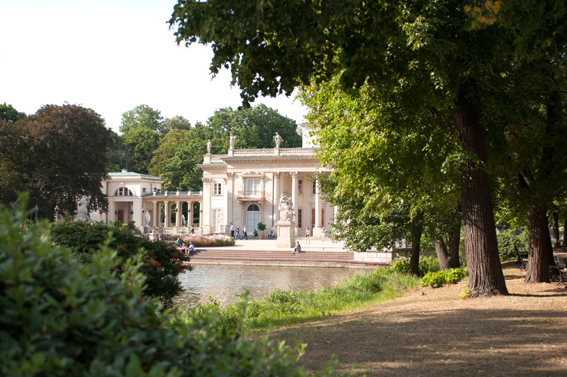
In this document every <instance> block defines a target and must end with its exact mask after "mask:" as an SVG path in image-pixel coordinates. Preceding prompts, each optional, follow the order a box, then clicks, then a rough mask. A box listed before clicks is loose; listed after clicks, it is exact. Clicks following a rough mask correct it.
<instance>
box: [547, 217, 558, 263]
mask: <svg viewBox="0 0 567 377" xmlns="http://www.w3.org/2000/svg"><path fill="white" fill-rule="evenodd" d="M545 229H546V234H545V239H546V242H547V260H548V261H549V265H550V266H556V267H557V264H555V258H554V257H553V247H551V237H550V236H551V235H550V234H549V228H547V227H546V228H545Z"/></svg>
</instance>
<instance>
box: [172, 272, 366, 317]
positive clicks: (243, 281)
mask: <svg viewBox="0 0 567 377" xmlns="http://www.w3.org/2000/svg"><path fill="white" fill-rule="evenodd" d="M357 273H360V274H364V273H367V271H366V270H359V269H350V268H322V267H279V266H243V265H205V264H198V265H193V271H191V272H186V273H184V274H182V275H181V276H180V280H181V283H182V284H183V288H184V289H185V291H184V292H182V293H181V295H180V296H179V297H178V298H177V300H176V304H177V306H179V307H181V308H186V307H194V306H197V305H199V304H204V303H208V302H209V297H212V298H214V299H215V300H218V301H220V303H221V304H227V303H231V302H236V301H238V300H239V298H238V297H237V296H236V295H237V294H238V293H241V292H244V291H245V290H250V297H251V298H254V299H256V300H259V299H263V298H265V297H267V296H269V295H270V293H271V292H272V291H273V290H275V289H276V288H279V289H285V290H292V291H310V290H318V289H321V288H324V287H330V286H334V285H335V284H337V283H340V282H342V281H343V280H345V279H346V278H348V277H350V276H353V275H355V274H357Z"/></svg>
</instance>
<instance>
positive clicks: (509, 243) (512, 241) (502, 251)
mask: <svg viewBox="0 0 567 377" xmlns="http://www.w3.org/2000/svg"><path fill="white" fill-rule="evenodd" d="M496 239H497V240H498V254H499V256H500V260H501V261H505V260H508V259H516V258H517V257H518V254H517V252H516V249H515V247H517V246H518V245H519V244H520V243H521V242H520V240H519V238H518V236H515V235H514V232H513V231H512V230H505V231H504V232H503V233H499V234H497V235H496Z"/></svg>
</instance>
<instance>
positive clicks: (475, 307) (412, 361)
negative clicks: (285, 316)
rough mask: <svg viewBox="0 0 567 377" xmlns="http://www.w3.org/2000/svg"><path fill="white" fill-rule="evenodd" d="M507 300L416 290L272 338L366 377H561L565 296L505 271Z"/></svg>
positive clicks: (308, 358)
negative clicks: (334, 360) (304, 347)
mask: <svg viewBox="0 0 567 377" xmlns="http://www.w3.org/2000/svg"><path fill="white" fill-rule="evenodd" d="M505 274H506V277H507V286H508V290H509V292H510V295H509V296H500V297H490V298H477V299H464V300H463V299H459V298H457V295H458V294H459V293H460V292H461V291H462V290H463V289H464V288H466V286H467V283H466V282H461V283H459V284H457V285H452V286H447V287H443V288H439V289H430V288H420V289H418V290H416V291H412V292H408V293H407V294H406V295H404V296H403V297H400V298H398V299H396V300H392V301H389V302H386V303H382V304H378V305H373V306H369V307H366V308H363V309H359V310H356V311H353V312H349V313H344V314H340V315H334V316H332V317H328V318H325V319H322V320H318V321H313V322H309V323H304V324H301V325H297V326H293V327H290V328H286V329H280V330H277V331H275V332H274V337H275V338H278V339H280V340H286V343H287V344H293V343H294V342H295V341H301V342H303V343H306V344H307V345H308V346H307V350H306V354H305V355H304V356H303V357H302V359H301V361H302V363H303V365H304V366H305V367H306V368H307V369H308V370H318V369H319V368H321V366H322V365H323V363H324V362H325V361H326V360H328V359H329V357H330V356H331V355H336V357H337V358H338V360H339V365H340V369H341V370H344V371H348V370H350V369H351V367H352V365H353V364H356V369H354V371H355V374H358V373H359V374H367V375H368V376H382V377H384V376H470V375H479V374H481V375H486V376H567V289H565V288H564V287H565V285H556V284H555V283H552V284H524V283H523V273H520V271H518V269H517V268H515V266H514V264H512V263H508V264H507V266H506V267H505Z"/></svg>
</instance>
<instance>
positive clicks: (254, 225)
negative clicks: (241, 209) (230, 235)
mask: <svg viewBox="0 0 567 377" xmlns="http://www.w3.org/2000/svg"><path fill="white" fill-rule="evenodd" d="M259 222H260V207H258V206H257V205H256V204H251V205H249V206H248V209H247V210H246V226H247V227H248V233H251V232H253V231H254V229H258V223H259Z"/></svg>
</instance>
